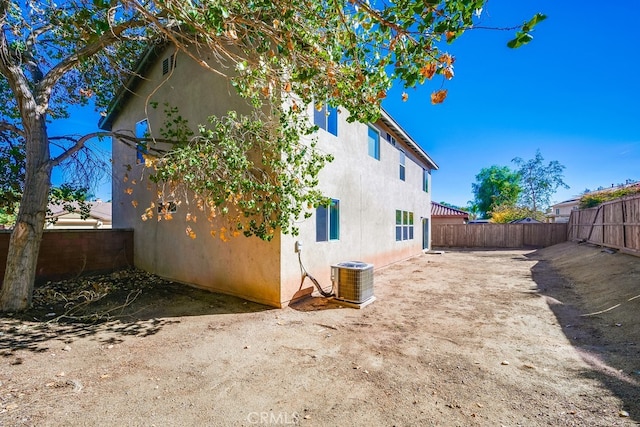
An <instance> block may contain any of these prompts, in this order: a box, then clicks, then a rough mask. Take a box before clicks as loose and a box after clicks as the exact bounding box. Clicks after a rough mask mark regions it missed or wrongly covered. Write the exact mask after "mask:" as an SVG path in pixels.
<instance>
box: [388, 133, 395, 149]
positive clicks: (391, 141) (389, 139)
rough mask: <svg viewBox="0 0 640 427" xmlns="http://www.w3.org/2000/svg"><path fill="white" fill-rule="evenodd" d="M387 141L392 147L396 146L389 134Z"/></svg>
mask: <svg viewBox="0 0 640 427" xmlns="http://www.w3.org/2000/svg"><path fill="white" fill-rule="evenodd" d="M387 141H388V142H389V144H391V145H393V146H394V147H395V146H396V139H395V138H394V137H392V136H391V134H390V133H387Z"/></svg>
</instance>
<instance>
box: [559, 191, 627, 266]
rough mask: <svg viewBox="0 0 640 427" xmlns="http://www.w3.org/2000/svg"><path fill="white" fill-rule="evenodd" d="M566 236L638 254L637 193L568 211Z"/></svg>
mask: <svg viewBox="0 0 640 427" xmlns="http://www.w3.org/2000/svg"><path fill="white" fill-rule="evenodd" d="M569 240H580V241H586V242H589V243H593V244H596V245H602V246H606V247H610V248H615V249H620V250H622V251H625V252H629V253H632V254H635V255H640V196H633V197H628V198H624V199H619V200H614V201H611V202H607V203H603V204H601V205H600V206H598V207H595V208H589V209H581V210H578V211H573V212H571V217H570V218H569Z"/></svg>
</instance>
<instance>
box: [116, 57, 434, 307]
mask: <svg viewBox="0 0 640 427" xmlns="http://www.w3.org/2000/svg"><path fill="white" fill-rule="evenodd" d="M168 55H169V53H167V54H166V55H164V56H161V57H160V59H159V61H158V63H157V64H156V65H155V66H154V67H153V68H152V69H151V70H150V72H149V76H148V78H149V80H150V81H145V82H143V83H142V85H141V86H140V87H139V88H138V89H137V92H138V93H139V94H141V95H137V96H132V97H131V98H130V99H129V101H128V102H127V103H126V105H125V107H124V109H123V110H122V112H121V113H120V114H119V115H118V117H117V118H116V120H115V121H114V125H113V129H114V130H123V129H125V130H131V131H133V130H134V129H135V123H136V122H137V121H139V120H142V119H144V118H145V117H146V115H145V107H146V106H148V102H149V101H158V102H160V104H161V105H162V103H163V102H164V101H166V100H169V99H171V100H172V105H174V106H177V107H178V108H179V109H180V114H181V115H183V116H184V117H188V118H189V119H190V120H192V123H198V122H201V121H204V120H205V119H206V117H207V116H209V115H211V114H224V113H226V111H228V110H230V109H236V110H243V109H246V108H247V106H246V104H245V103H244V101H243V100H241V99H239V98H238V97H237V96H235V95H234V89H233V88H232V87H231V86H230V85H229V84H228V82H227V81H226V80H225V79H222V78H219V77H217V76H216V75H215V74H213V73H208V72H204V71H203V70H202V69H201V68H200V67H199V66H198V65H197V64H195V63H193V62H192V61H190V60H189V59H188V58H187V57H185V56H184V55H178V58H177V67H176V68H175V70H174V74H173V75H172V76H171V78H170V79H168V81H167V82H165V83H164V84H163V85H161V86H158V80H159V79H162V70H161V62H162V59H163V58H164V57H166V56H168ZM196 76H197V77H196ZM165 77H166V76H165ZM152 90H154V91H155V93H154V95H153V97H152V98H151V99H147V98H146V94H148V93H150V92H151V91H152ZM161 110H162V108H158V110H153V109H148V108H147V111H148V115H149V120H150V123H151V126H152V130H153V131H154V132H157V126H158V123H159V115H160V114H161V112H162V111H161ZM346 114H347V113H343V114H341V115H340V119H339V126H338V137H335V136H333V135H331V134H329V133H327V132H325V131H323V130H320V131H319V134H318V138H319V148H320V149H321V150H323V151H325V152H328V153H331V154H333V155H334V157H335V160H334V161H333V163H331V164H329V165H328V166H327V167H326V168H325V169H324V170H323V171H322V172H321V175H320V183H321V184H320V189H321V190H322V191H323V192H324V194H325V195H326V196H328V197H331V198H334V199H338V200H340V239H339V240H338V241H329V242H316V241H315V240H316V219H315V216H312V217H311V218H309V219H307V220H304V221H303V222H301V223H300V224H299V226H300V227H299V228H300V235H299V236H296V237H294V236H287V235H283V236H277V237H276V238H274V240H273V241H271V242H263V241H260V240H259V239H257V238H248V239H247V238H244V237H238V238H235V239H232V240H231V241H229V242H226V243H224V242H221V241H220V240H219V239H215V238H211V237H210V236H209V225H208V223H206V221H198V223H197V224H195V225H194V224H191V226H192V227H193V229H194V231H195V232H196V234H197V238H196V239H194V240H192V239H190V238H188V237H187V235H186V232H185V227H186V224H185V222H184V221H183V220H182V218H183V215H184V214H185V211H184V210H183V207H179V208H178V212H177V213H176V214H175V217H176V220H174V221H171V222H166V221H161V222H160V223H158V222H157V220H156V219H155V218H154V219H153V220H151V221H146V222H143V221H141V219H140V216H141V215H142V213H143V211H144V208H145V207H146V206H148V205H149V203H150V202H152V201H156V200H155V196H154V191H149V190H148V189H147V187H146V184H145V183H141V179H140V177H141V173H142V166H139V165H135V162H136V154H135V150H134V149H132V148H129V147H126V146H125V145H122V144H119V143H118V142H117V141H115V142H114V144H113V158H114V159H115V160H114V165H113V171H114V180H113V201H114V203H113V218H114V219H113V222H114V228H123V227H124V228H133V229H134V230H135V232H134V239H135V265H136V266H137V267H139V268H142V269H145V270H148V271H152V272H154V273H157V274H159V275H161V276H163V277H167V278H171V279H174V280H177V281H182V282H186V283H190V284H193V285H196V286H199V287H202V288H206V289H210V290H214V291H220V292H224V293H228V294H232V295H237V296H240V297H243V298H246V299H249V300H253V301H257V302H261V303H265V304H269V305H273V306H282V305H285V304H287V303H288V302H289V301H290V300H292V299H295V298H298V297H301V296H303V295H305V294H308V293H310V292H311V290H312V289H311V283H310V282H309V281H307V282H305V284H304V286H303V287H302V289H301V287H300V279H301V276H300V267H299V264H298V256H297V254H296V253H295V251H294V247H295V242H296V241H300V242H302V244H303V251H302V260H303V262H304V264H305V266H306V268H307V270H308V271H309V272H310V273H311V274H312V275H314V276H315V277H316V278H317V279H318V280H320V282H321V283H322V285H323V286H325V287H329V286H330V282H329V277H330V276H329V275H330V266H331V264H335V263H338V262H341V261H349V260H359V261H365V262H368V263H372V264H374V266H375V267H376V268H380V267H382V266H385V265H388V264H390V263H393V262H397V261H399V260H402V259H405V258H408V257H411V256H414V255H417V254H420V253H421V251H422V224H421V220H422V218H430V210H431V199H430V194H431V193H430V191H429V192H424V191H423V190H422V170H423V169H422V168H423V165H422V164H420V162H419V161H418V160H417V159H416V158H415V157H414V156H413V153H411V151H410V150H405V151H406V156H407V158H406V180H405V181H401V180H400V179H399V154H398V148H396V147H394V146H392V145H391V144H390V143H388V142H387V141H386V130H382V131H381V132H380V160H376V159H373V158H372V157H370V156H369V155H368V153H367V132H368V127H367V125H364V124H357V123H356V124H348V123H347V122H346ZM309 115H310V117H313V114H312V111H311V110H310V111H309ZM378 128H380V129H383V128H384V129H386V128H385V127H384V125H382V124H381V123H380V124H379V125H378ZM396 139H397V140H398V145H399V146H401V145H402V143H401V142H400V140H399V138H396ZM126 165H131V166H132V170H131V171H130V172H128V175H129V181H128V182H124V179H123V177H124V175H125V173H126V172H127V171H126ZM132 179H135V180H136V181H137V184H136V185H131V180H132ZM429 185H431V180H429ZM129 188H131V189H133V191H134V193H133V194H132V195H128V194H126V191H127V189H129ZM151 190H153V188H152V189H151ZM132 200H135V201H137V203H138V207H137V208H135V207H134V206H133V205H132ZM396 209H399V210H405V211H411V212H413V213H414V238H413V240H408V241H400V242H396V241H395V211H396Z"/></svg>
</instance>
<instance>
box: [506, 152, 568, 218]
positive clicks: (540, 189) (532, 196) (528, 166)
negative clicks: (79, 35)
mask: <svg viewBox="0 0 640 427" xmlns="http://www.w3.org/2000/svg"><path fill="white" fill-rule="evenodd" d="M512 161H513V163H515V164H516V166H518V174H519V175H520V186H521V187H522V192H521V193H520V203H521V205H523V206H526V207H528V208H529V209H531V211H533V212H537V211H539V210H542V209H545V208H547V207H548V206H549V204H550V201H551V196H552V195H553V194H554V193H555V192H556V190H557V189H558V187H562V188H569V186H568V185H567V184H565V182H564V181H563V180H562V178H563V171H564V169H565V167H564V166H563V165H561V164H560V162H558V161H557V160H553V161H551V162H549V163H548V164H546V165H545V164H544V158H543V157H542V154H540V150H536V155H535V157H534V158H533V159H530V160H527V161H525V160H523V159H521V158H520V157H516V158H515V159H513V160H512Z"/></svg>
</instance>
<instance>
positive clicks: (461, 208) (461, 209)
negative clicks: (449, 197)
mask: <svg viewBox="0 0 640 427" xmlns="http://www.w3.org/2000/svg"><path fill="white" fill-rule="evenodd" d="M439 204H441V205H442V206H446V207H448V208H453V209H458V210H459V211H464V212H468V208H466V207H462V206H457V205H454V204H451V203H447V202H439Z"/></svg>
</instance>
